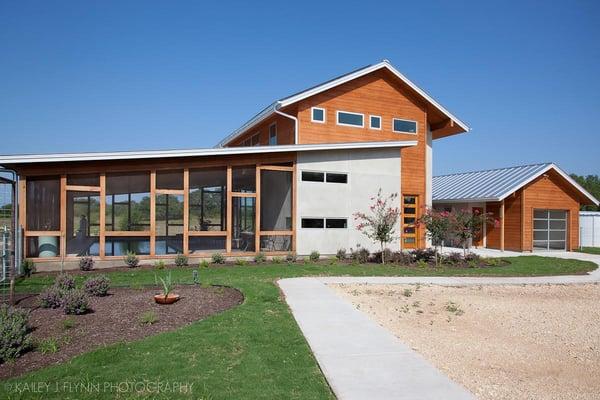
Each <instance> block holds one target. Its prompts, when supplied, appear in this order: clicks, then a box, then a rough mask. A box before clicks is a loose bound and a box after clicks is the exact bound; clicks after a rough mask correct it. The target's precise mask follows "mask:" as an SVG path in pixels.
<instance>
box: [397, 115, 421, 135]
mask: <svg viewBox="0 0 600 400" xmlns="http://www.w3.org/2000/svg"><path fill="white" fill-rule="evenodd" d="M393 128H394V132H401V133H417V122H416V121H410V120H407V119H399V118H394V121H393Z"/></svg>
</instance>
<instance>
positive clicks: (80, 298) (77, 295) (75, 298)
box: [63, 289, 89, 315]
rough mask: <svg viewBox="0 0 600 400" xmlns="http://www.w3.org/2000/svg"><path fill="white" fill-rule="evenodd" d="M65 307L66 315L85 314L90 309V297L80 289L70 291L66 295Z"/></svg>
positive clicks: (64, 299) (64, 297)
mask: <svg viewBox="0 0 600 400" xmlns="http://www.w3.org/2000/svg"><path fill="white" fill-rule="evenodd" d="M63 307H64V311H65V314H76V315H80V314H84V313H85V312H86V311H87V310H88V309H89V303H88V296H87V294H85V292H84V291H83V290H80V289H73V290H69V291H68V292H65V293H64V296H63Z"/></svg>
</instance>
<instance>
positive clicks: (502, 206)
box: [500, 199, 504, 251]
mask: <svg viewBox="0 0 600 400" xmlns="http://www.w3.org/2000/svg"><path fill="white" fill-rule="evenodd" d="M500 250H501V251H504V199H503V200H502V203H500Z"/></svg>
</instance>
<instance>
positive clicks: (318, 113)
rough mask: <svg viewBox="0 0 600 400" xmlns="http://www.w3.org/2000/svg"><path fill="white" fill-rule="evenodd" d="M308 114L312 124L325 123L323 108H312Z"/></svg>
mask: <svg viewBox="0 0 600 400" xmlns="http://www.w3.org/2000/svg"><path fill="white" fill-rule="evenodd" d="M310 113H311V116H310V120H311V121H312V122H318V123H320V124H323V123H325V109H324V108H318V107H313V108H311V110H310Z"/></svg>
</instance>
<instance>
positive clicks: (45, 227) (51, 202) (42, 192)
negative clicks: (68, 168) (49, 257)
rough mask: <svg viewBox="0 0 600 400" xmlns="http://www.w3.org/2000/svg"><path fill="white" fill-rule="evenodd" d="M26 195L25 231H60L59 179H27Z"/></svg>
mask: <svg viewBox="0 0 600 400" xmlns="http://www.w3.org/2000/svg"><path fill="white" fill-rule="evenodd" d="M26 193H27V194H26V196H27V229H28V230H30V231H58V230H60V178H59V177H58V176H56V177H42V178H28V179H27V191H26ZM40 257H41V256H40Z"/></svg>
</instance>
